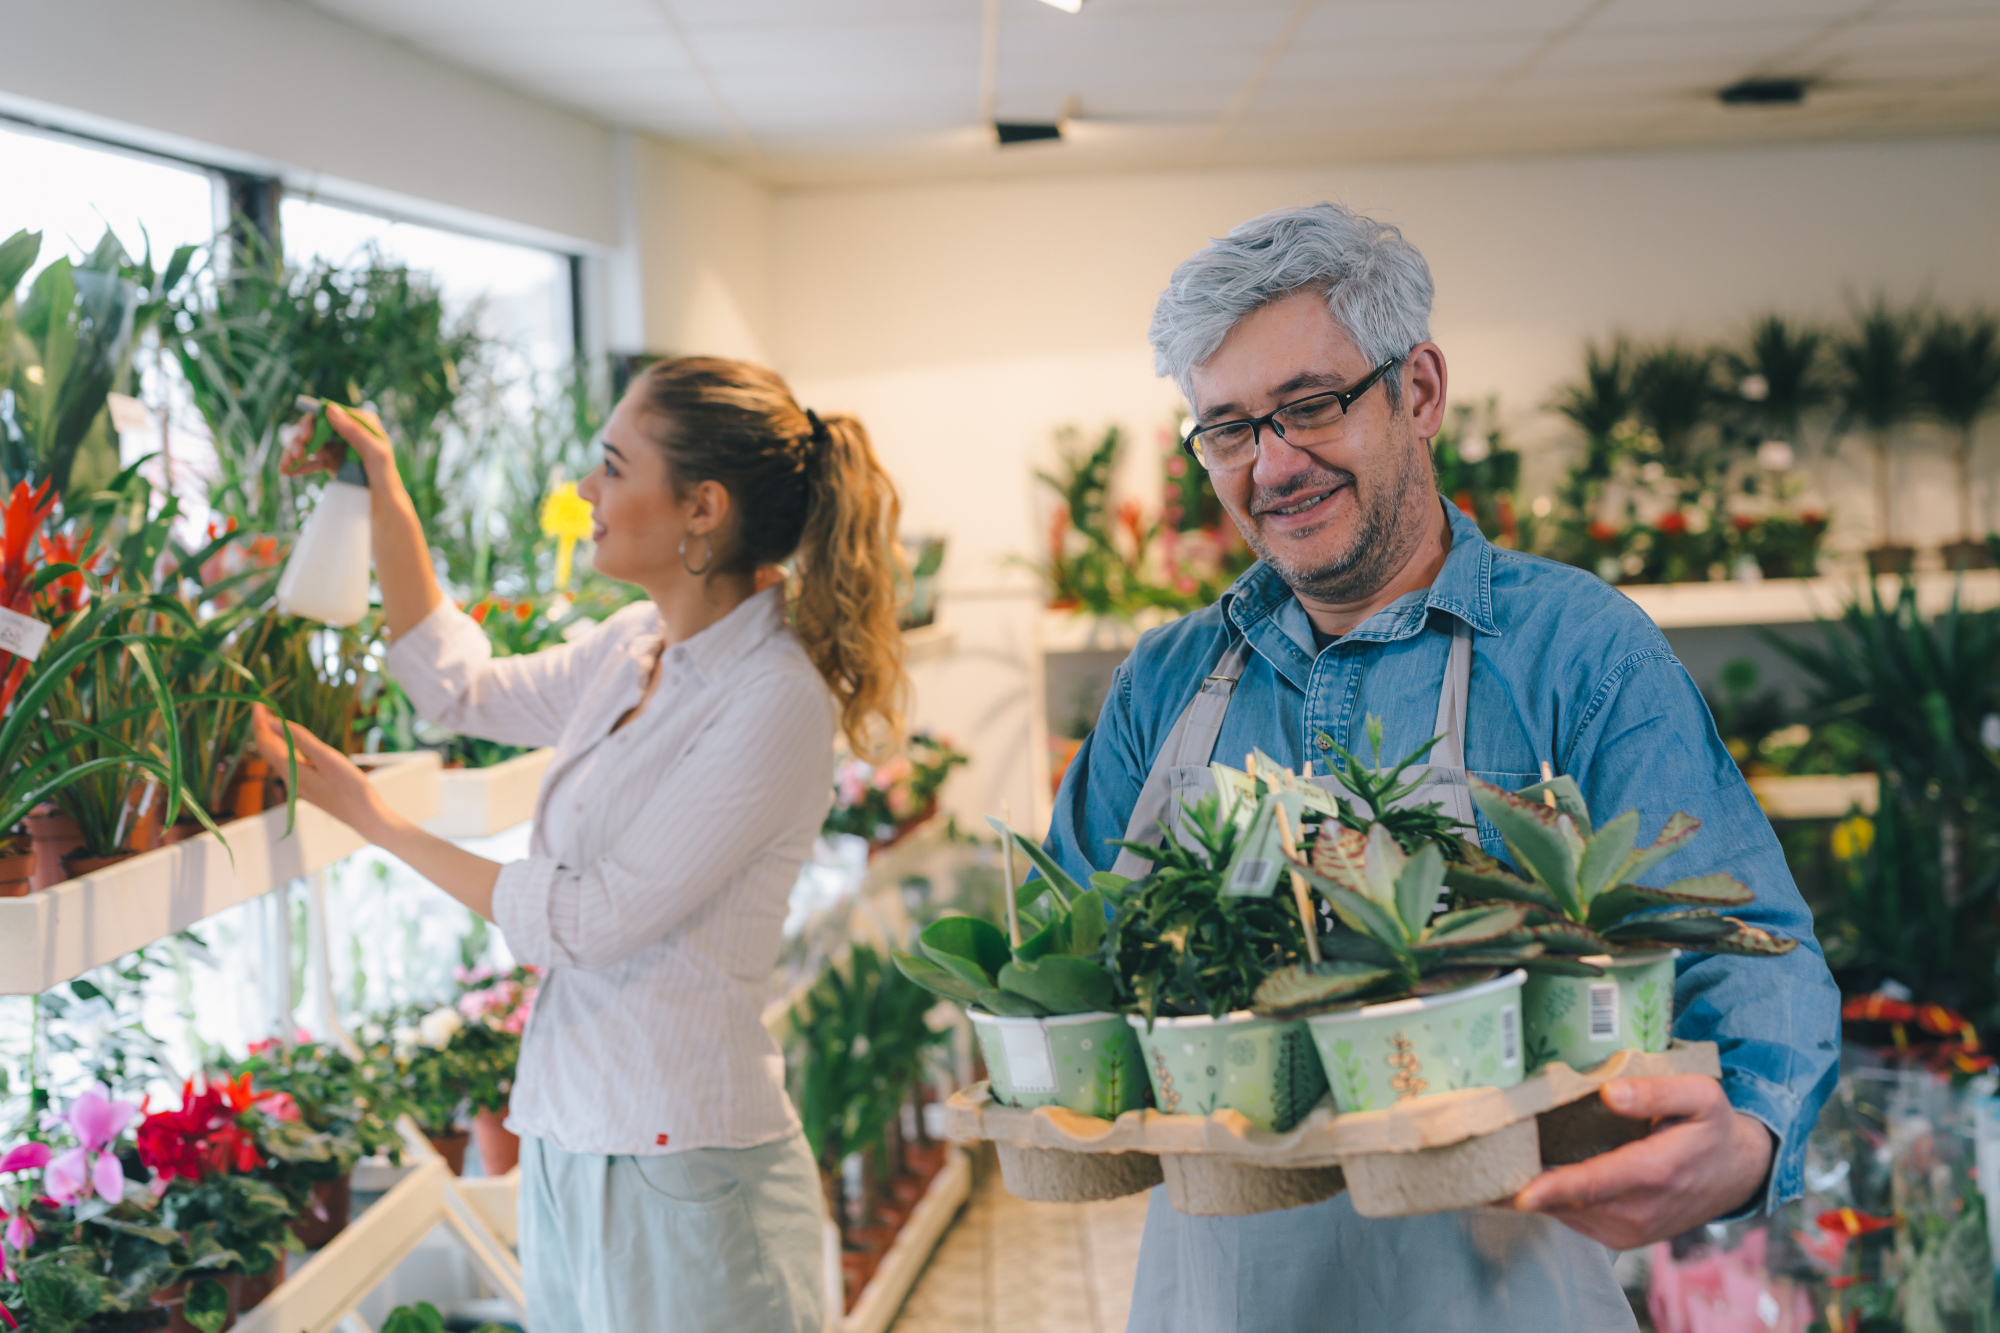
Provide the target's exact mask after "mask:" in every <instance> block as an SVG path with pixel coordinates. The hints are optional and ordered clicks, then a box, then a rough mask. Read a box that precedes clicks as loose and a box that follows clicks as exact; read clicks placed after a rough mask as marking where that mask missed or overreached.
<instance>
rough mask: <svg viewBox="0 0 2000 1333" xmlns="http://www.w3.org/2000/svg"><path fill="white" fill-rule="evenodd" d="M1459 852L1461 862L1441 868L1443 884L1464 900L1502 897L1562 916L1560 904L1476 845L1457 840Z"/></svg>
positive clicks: (1537, 885) (1530, 881)
mask: <svg viewBox="0 0 2000 1333" xmlns="http://www.w3.org/2000/svg"><path fill="white" fill-rule="evenodd" d="M1460 852H1461V854H1462V855H1463V857H1464V859H1463V860H1461V861H1451V862H1447V863H1446V864H1445V868H1444V882H1445V883H1446V884H1448V885H1450V886H1451V888H1452V889H1454V890H1455V891H1457V892H1458V893H1459V894H1461V895H1463V896H1465V897H1467V898H1504V899H1506V900H1508V901H1509V902H1517V903H1526V904H1528V905H1529V906H1530V907H1539V908H1541V909H1542V910H1543V911H1546V912H1550V913H1553V914H1554V915H1557V916H1561V915H1563V910H1562V904H1561V903H1558V902H1557V901H1556V899H1555V895H1554V894H1552V893H1550V892H1549V891H1548V890H1547V889H1545V888H1543V887H1542V886H1541V885H1539V884H1537V883H1535V882H1534V881H1533V880H1531V879H1522V878H1521V877H1520V876H1519V875H1517V874H1515V873H1514V872H1513V871H1511V870H1509V869H1508V868H1507V867H1506V866H1505V865H1503V864H1502V863H1501V862H1500V861H1499V859H1498V858H1496V857H1493V856H1489V855H1488V854H1487V853H1486V851H1485V849H1484V848H1482V847H1480V846H1479V845H1478V844H1477V843H1474V842H1471V841H1469V840H1461V846H1460Z"/></svg>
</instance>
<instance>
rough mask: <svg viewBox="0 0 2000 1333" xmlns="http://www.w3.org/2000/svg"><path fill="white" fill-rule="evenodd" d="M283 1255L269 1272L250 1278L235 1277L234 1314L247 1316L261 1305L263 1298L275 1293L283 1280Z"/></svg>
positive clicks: (248, 1276)
mask: <svg viewBox="0 0 2000 1333" xmlns="http://www.w3.org/2000/svg"><path fill="white" fill-rule="evenodd" d="M285 1258H286V1256H285V1255H282V1254H281V1255H279V1256H278V1262H277V1263H275V1264H272V1265H271V1267H270V1270H269V1271H267V1272H263V1273H258V1274H256V1275H255V1276H252V1275H251V1274H249V1273H238V1274H237V1275H236V1313H238V1314H248V1313H250V1311H252V1310H254V1309H256V1308H257V1307H258V1306H259V1305H261V1304H263V1302H264V1298H265V1297H266V1296H269V1295H270V1294H271V1293H272V1292H274V1291H276V1290H277V1289H278V1287H279V1285H280V1284H281V1283H283V1282H284V1280H285Z"/></svg>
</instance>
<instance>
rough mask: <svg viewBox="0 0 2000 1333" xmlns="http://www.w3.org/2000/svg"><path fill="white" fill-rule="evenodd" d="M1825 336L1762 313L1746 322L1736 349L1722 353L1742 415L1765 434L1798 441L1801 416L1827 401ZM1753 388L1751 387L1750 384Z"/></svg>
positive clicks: (1801, 432)
mask: <svg viewBox="0 0 2000 1333" xmlns="http://www.w3.org/2000/svg"><path fill="white" fill-rule="evenodd" d="M1825 351H1826V335H1825V334H1823V333H1821V332H1820V331H1819V330H1818V329H1816V328H1814V327H1812V326H1811V325H1809V324H1799V323H1797V322H1795V321H1792V320H1788V319H1786V318H1785V317H1784V316H1783V315H1780V314H1775V313H1773V314H1767V315H1765V316H1763V317H1762V318H1761V319H1759V320H1757V321H1756V322H1755V323H1754V324H1752V325H1751V326H1750V337H1749V340H1748V341H1747V342H1746V343H1745V344H1744V345H1743V346H1742V347H1741V348H1731V349H1728V350H1725V351H1724V352H1723V353H1722V357H1723V362H1724V364H1725V365H1727V367H1728V368H1729V373H1730V375H1731V376H1732V377H1734V378H1735V380H1736V382H1737V384H1738V386H1739V392H1740V394H1741V396H1742V400H1743V402H1742V410H1743V412H1744V414H1745V415H1746V416H1748V417H1750V418H1751V419H1752V420H1753V421H1755V422H1756V424H1757V425H1758V427H1759V428H1760V432H1761V434H1762V436H1763V437H1764V438H1767V439H1778V440H1784V441H1785V442H1787V443H1789V444H1792V445H1794V446H1796V445H1798V444H1800V443H1802V442H1803V437H1804V434H1805V415H1806V413H1807V412H1809V411H1811V410H1813V409H1814V408H1816V407H1820V406H1822V405H1823V404H1824V403H1825V402H1826V401H1827V399H1828V397H1829V395H1830V393H1831V388H1830V386H1829V385H1828V384H1827V381H1826V376H1825V374H1824V369H1823V368H1824V361H1825ZM1752 386H1754V387H1752Z"/></svg>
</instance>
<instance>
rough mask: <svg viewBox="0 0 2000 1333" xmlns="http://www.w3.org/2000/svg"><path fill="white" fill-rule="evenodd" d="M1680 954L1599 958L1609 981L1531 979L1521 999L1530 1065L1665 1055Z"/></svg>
mask: <svg viewBox="0 0 2000 1333" xmlns="http://www.w3.org/2000/svg"><path fill="white" fill-rule="evenodd" d="M1679 956H1680V951H1679V950H1678V949H1655V950H1650V951H1648V952H1646V953H1628V954H1599V955H1597V956H1595V957H1593V958H1590V959H1587V960H1586V961H1588V962H1592V963H1595V964H1597V965H1598V966H1599V967H1601V968H1604V969H1605V974H1604V975H1603V976H1601V977H1545V976H1533V977H1529V978H1528V985H1527V988H1526V990H1525V991H1523V992H1522V996H1521V1018H1522V1026H1523V1028H1524V1030H1525V1032H1526V1034H1527V1042H1528V1068H1529V1070H1530V1071H1532V1070H1535V1069H1539V1068H1540V1067H1541V1066H1543V1065H1545V1064H1549V1063H1551V1062H1553V1061H1556V1060H1560V1061H1562V1062H1563V1063H1564V1064H1566V1065H1568V1066H1569V1067H1570V1068H1571V1069H1577V1070H1582V1069H1589V1068H1591V1067H1593V1066H1595V1065H1597V1064H1599V1063H1601V1062H1603V1061H1604V1060H1606V1059H1608V1058H1610V1057H1611V1056H1612V1055H1614V1054H1616V1053H1617V1052H1619V1051H1623V1050H1628V1049H1629V1050H1635V1051H1664V1050H1666V1049H1667V1041H1668V1039H1669V1037H1670V1036H1671V1030H1672V1028H1673V1023H1674V959H1675V958H1677V957H1679Z"/></svg>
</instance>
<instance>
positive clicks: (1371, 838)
mask: <svg viewBox="0 0 2000 1333" xmlns="http://www.w3.org/2000/svg"><path fill="white" fill-rule="evenodd" d="M1409 860H1410V858H1409V856H1408V855H1407V854H1406V853H1405V852H1404V851H1403V849H1402V847H1401V846H1400V845H1399V844H1398V843H1397V842H1396V835H1395V834H1393V833H1391V832H1389V830H1388V829H1387V828H1386V827H1385V826H1383V825H1381V824H1370V825H1369V826H1368V851H1367V855H1366V856H1365V857H1363V859H1362V879H1363V881H1364V882H1365V884H1366V885H1367V889H1366V892H1367V894H1368V896H1369V897H1370V898H1372V899H1374V900H1375V901H1376V902H1378V903H1380V904H1382V906H1384V907H1386V908H1388V909H1389V910H1390V911H1394V910H1395V909H1396V881H1397V880H1398V879H1400V878H1402V874H1403V868H1404V867H1405V866H1406V865H1408V864H1409ZM1410 933H1411V934H1415V933H1416V932H1415V931H1411V932H1410Z"/></svg>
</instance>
